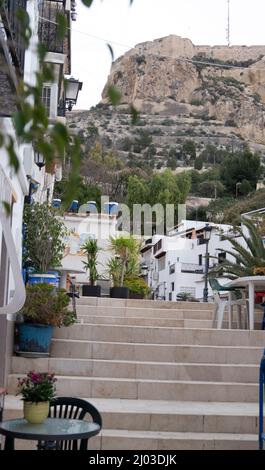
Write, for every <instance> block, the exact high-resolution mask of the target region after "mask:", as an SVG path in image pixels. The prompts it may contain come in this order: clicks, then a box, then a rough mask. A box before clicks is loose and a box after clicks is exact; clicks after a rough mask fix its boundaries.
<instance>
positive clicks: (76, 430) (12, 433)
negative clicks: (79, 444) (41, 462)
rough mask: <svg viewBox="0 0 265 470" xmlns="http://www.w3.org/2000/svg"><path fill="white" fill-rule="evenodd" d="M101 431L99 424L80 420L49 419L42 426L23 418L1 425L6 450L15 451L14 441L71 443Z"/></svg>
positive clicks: (0, 431) (0, 429) (4, 422)
mask: <svg viewBox="0 0 265 470" xmlns="http://www.w3.org/2000/svg"><path fill="white" fill-rule="evenodd" d="M99 431H100V426H99V424H97V423H91V422H88V421H82V420H78V419H62V418H47V419H45V421H44V422H43V423H41V424H31V423H28V421H26V420H25V419H22V418H21V419H10V420H7V421H3V422H2V423H0V433H1V434H3V435H4V436H6V439H5V448H4V450H14V439H26V440H31V441H35V440H36V441H46V442H54V441H55V442H56V441H69V440H77V439H89V438H90V437H92V436H95V435H96V434H98V433H99Z"/></svg>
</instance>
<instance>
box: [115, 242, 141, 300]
mask: <svg viewBox="0 0 265 470" xmlns="http://www.w3.org/2000/svg"><path fill="white" fill-rule="evenodd" d="M110 246H111V249H112V251H113V252H114V257H113V258H111V259H110V260H109V262H108V272H109V276H110V278H111V280H112V283H113V287H111V289H110V297H115V298H125V299H127V298H128V297H129V289H128V287H127V286H126V285H125V280H126V278H127V277H128V276H129V275H131V276H132V275H137V273H138V271H139V262H138V258H139V249H140V243H139V242H138V241H137V240H136V239H135V238H134V237H132V236H123V235H122V236H119V237H110Z"/></svg>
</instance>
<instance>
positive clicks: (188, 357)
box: [51, 339, 264, 364]
mask: <svg viewBox="0 0 265 470" xmlns="http://www.w3.org/2000/svg"><path fill="white" fill-rule="evenodd" d="M263 349H264V348H263V346H262V347H260V346H259V347H250V346H244V345H243V346H215V345H210V346H205V345H191V344H183V345H175V344H152V343H150V344H144V343H122V342H110V341H107V342H105V341H103V342H102V341H86V340H67V339H53V340H52V348H51V356H52V357H59V358H60V357H65V358H81V359H92V358H93V359H109V360H115V359H117V360H120V359H121V358H122V359H123V360H132V361H156V362H183V363H188V362H192V363H198V364H199V363H201V362H208V363H213V364H220V363H232V364H259V362H260V358H261V356H262V352H263Z"/></svg>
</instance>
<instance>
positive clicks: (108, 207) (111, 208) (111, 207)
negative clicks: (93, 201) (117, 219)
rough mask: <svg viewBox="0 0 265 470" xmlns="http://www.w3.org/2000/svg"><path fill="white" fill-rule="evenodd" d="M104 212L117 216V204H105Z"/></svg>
mask: <svg viewBox="0 0 265 470" xmlns="http://www.w3.org/2000/svg"><path fill="white" fill-rule="evenodd" d="M103 210H104V212H105V213H106V214H109V215H117V214H118V211H119V204H118V202H105V204H104V209H103Z"/></svg>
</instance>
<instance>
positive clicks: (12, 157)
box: [6, 136, 19, 173]
mask: <svg viewBox="0 0 265 470" xmlns="http://www.w3.org/2000/svg"><path fill="white" fill-rule="evenodd" d="M6 150H7V153H8V156H9V163H10V166H11V167H13V168H14V170H15V172H16V173H17V172H18V169H19V161H18V157H17V154H16V152H15V149H14V140H13V139H12V137H10V136H9V142H8V144H7V146H6Z"/></svg>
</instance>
